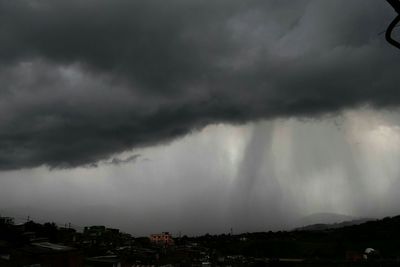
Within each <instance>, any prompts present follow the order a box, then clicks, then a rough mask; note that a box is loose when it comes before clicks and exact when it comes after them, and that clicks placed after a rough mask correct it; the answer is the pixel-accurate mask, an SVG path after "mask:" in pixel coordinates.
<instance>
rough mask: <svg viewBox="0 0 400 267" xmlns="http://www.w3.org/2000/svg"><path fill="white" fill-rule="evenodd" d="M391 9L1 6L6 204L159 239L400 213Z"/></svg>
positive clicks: (150, 2)
mask: <svg viewBox="0 0 400 267" xmlns="http://www.w3.org/2000/svg"><path fill="white" fill-rule="evenodd" d="M394 16H395V14H394V11H393V10H392V9H391V7H390V6H389V5H388V4H387V3H386V1H383V0H382V1H376V0H353V1H345V0H336V1H320V0H295V1H293V0H279V1H278V0H247V1H242V0H240V1H239V0H218V1H215V0H214V1H211V0H210V1H208V0H206V1H204V0H168V1H164V0H134V1H132V0H113V1H109V0H85V1H81V0H79V1H78V0H69V1H64V0H13V1H9V0H0V212H1V213H8V214H16V216H18V217H25V216H27V215H31V217H32V218H35V217H36V218H37V219H38V220H39V219H40V220H56V221H57V222H59V223H65V222H72V223H74V224H76V225H85V224H107V225H109V226H114V227H120V228H122V229H124V230H126V231H129V232H131V233H134V234H137V235H140V234H148V233H151V232H157V231H162V230H165V231H171V232H174V233H177V232H178V231H182V232H183V233H187V234H201V233H205V232H210V233H211V232H212V233H218V232H228V231H229V229H230V228H231V227H233V228H234V229H235V230H236V231H238V232H241V231H261V230H269V229H282V228H288V227H291V226H293V225H294V224H295V222H296V220H298V218H300V217H302V216H304V215H307V214H312V213H316V212H335V213H341V214H349V215H353V216H385V215H393V214H396V213H400V210H398V208H397V205H396V204H397V203H398V201H399V200H400V199H399V197H397V195H396V192H398V189H399V187H400V180H399V175H400V167H398V162H397V161H398V160H397V159H398V158H399V156H400V120H399V119H400V112H399V111H398V106H399V104H400V91H399V90H398V88H399V83H400V75H398V69H399V67H400V50H397V49H395V48H393V47H391V46H390V45H389V44H387V43H386V42H385V40H384V36H383V35H381V34H380V32H382V31H383V30H385V29H386V27H387V25H388V24H389V23H390V21H391V20H392V18H393V17H394Z"/></svg>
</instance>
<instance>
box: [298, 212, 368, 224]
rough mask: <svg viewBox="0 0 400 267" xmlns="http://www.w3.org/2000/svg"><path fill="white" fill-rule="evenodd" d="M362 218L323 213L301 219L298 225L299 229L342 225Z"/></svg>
mask: <svg viewBox="0 0 400 267" xmlns="http://www.w3.org/2000/svg"><path fill="white" fill-rule="evenodd" d="M357 219H360V218H357V217H355V216H350V215H345V214H338V213H329V212H321V213H313V214H311V215H308V216H305V217H303V218H301V219H300V220H299V221H298V222H297V223H296V225H297V227H303V226H308V225H313V224H334V223H341V222H345V221H353V220H357Z"/></svg>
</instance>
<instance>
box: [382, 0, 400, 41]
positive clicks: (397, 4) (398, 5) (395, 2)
mask: <svg viewBox="0 0 400 267" xmlns="http://www.w3.org/2000/svg"><path fill="white" fill-rule="evenodd" d="M386 1H387V2H388V3H389V4H390V5H391V6H392V7H393V9H394V10H395V11H396V12H397V16H396V17H395V18H394V19H393V21H392V22H391V23H390V24H389V26H388V28H387V29H386V34H385V38H386V41H387V42H388V43H389V44H391V45H393V46H394V47H397V48H398V49H400V43H399V42H398V41H396V40H394V39H393V38H392V33H393V29H394V28H395V27H396V26H397V24H398V23H399V22H400V1H399V0H386Z"/></svg>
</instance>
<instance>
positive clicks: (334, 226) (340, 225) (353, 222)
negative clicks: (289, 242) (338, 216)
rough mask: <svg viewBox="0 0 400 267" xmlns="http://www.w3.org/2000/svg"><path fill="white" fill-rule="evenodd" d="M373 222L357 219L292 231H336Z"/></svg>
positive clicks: (308, 226) (370, 219) (367, 219)
mask: <svg viewBox="0 0 400 267" xmlns="http://www.w3.org/2000/svg"><path fill="white" fill-rule="evenodd" d="M373 220H375V219H372V218H361V219H357V220H351V221H344V222H340V223H329V224H324V223H317V224H311V225H307V226H303V227H298V228H295V229H294V231H323V230H327V229H337V228H343V227H346V226H353V225H359V224H363V223H366V222H369V221H373Z"/></svg>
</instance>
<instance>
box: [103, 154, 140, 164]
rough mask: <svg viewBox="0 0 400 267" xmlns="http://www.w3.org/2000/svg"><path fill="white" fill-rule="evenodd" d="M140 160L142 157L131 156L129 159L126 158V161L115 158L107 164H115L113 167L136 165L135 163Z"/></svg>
mask: <svg viewBox="0 0 400 267" xmlns="http://www.w3.org/2000/svg"><path fill="white" fill-rule="evenodd" d="M139 158H140V155H132V156H129V157H127V158H125V159H121V158H113V159H112V160H111V161H110V162H107V163H109V164H113V165H120V164H127V163H134V162H136V161H137V160H138V159H139Z"/></svg>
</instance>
